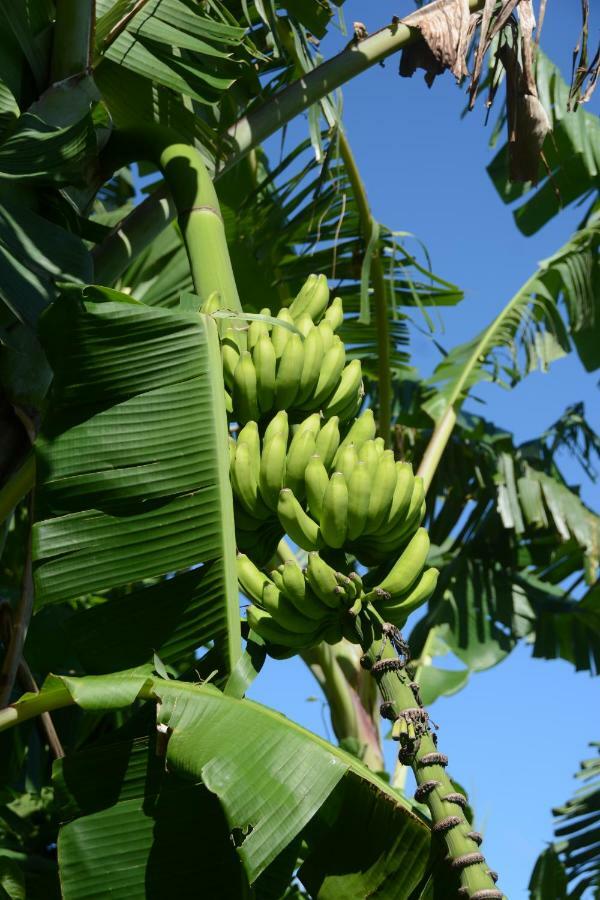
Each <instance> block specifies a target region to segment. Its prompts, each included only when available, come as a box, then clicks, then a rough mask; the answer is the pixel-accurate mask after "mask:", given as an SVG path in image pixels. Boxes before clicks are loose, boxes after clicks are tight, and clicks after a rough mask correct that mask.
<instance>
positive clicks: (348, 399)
mask: <svg viewBox="0 0 600 900" xmlns="http://www.w3.org/2000/svg"><path fill="white" fill-rule="evenodd" d="M261 312H262V313H263V314H264V315H270V311H269V310H268V309H263V310H261ZM276 318H277V319H279V320H280V321H281V322H282V323H285V324H278V325H271V324H269V323H267V322H264V321H261V320H253V321H252V322H251V323H250V326H249V327H248V328H247V329H242V328H240V327H239V325H238V326H236V327H229V328H227V329H226V330H225V331H224V333H223V335H222V338H221V355H222V359H223V377H224V381H225V385H226V388H227V389H228V390H229V391H230V392H231V411H232V414H233V418H234V419H235V420H236V421H237V422H239V423H240V425H244V424H245V423H246V422H249V421H255V422H259V421H261V420H263V419H265V418H267V417H268V416H269V414H271V413H273V412H276V411H277V410H287V411H288V413H289V414H290V416H291V417H293V419H294V420H295V421H297V420H298V419H301V418H302V416H303V414H304V413H305V412H314V411H317V410H321V411H322V413H323V415H324V417H325V418H326V419H329V418H331V417H332V416H337V417H338V418H339V420H340V421H342V422H344V421H346V420H348V419H350V418H352V416H354V415H355V414H356V411H357V410H358V408H359V406H360V403H361V400H362V397H363V394H364V389H363V384H362V369H361V365H360V361H359V360H353V361H352V362H350V363H348V365H346V350H345V347H344V343H343V341H342V340H341V339H340V338H339V337H338V336H337V335H336V334H335V331H336V330H337V329H338V328H339V326H340V325H341V324H342V322H343V320H344V311H343V308H342V301H341V300H340V299H339V298H336V299H335V300H333V301H332V302H331V304H329V288H328V286H327V279H326V278H325V276H324V275H309V277H308V279H307V281H306V283H305V284H304V286H303V287H302V289H301V290H300V293H299V294H298V295H297V297H296V298H295V299H294V300H293V301H292V303H291V304H290V306H289V308H287V309H286V308H285V307H284V308H282V309H280V310H279V312H278V313H277V316H276ZM286 325H287V326H289V327H286Z"/></svg>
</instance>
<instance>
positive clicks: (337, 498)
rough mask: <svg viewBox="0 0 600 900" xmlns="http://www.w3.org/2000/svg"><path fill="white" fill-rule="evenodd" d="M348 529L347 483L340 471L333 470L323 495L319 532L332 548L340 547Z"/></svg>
mask: <svg viewBox="0 0 600 900" xmlns="http://www.w3.org/2000/svg"><path fill="white" fill-rule="evenodd" d="M347 530H348V485H347V484H346V479H345V478H344V476H343V475H342V473H341V472H334V473H333V475H332V476H331V478H330V479H329V484H328V485H327V489H326V491H325V495H324V497H323V509H322V511H321V534H322V536H323V540H324V541H325V543H326V544H328V545H329V546H330V547H333V548H334V549H338V548H339V547H342V546H343V544H344V542H345V540H346V534H347Z"/></svg>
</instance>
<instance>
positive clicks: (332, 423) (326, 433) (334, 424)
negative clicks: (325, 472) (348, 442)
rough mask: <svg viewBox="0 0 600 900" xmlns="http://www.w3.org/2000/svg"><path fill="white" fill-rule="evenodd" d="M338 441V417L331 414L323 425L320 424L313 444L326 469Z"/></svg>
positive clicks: (329, 464) (332, 457) (330, 462)
mask: <svg viewBox="0 0 600 900" xmlns="http://www.w3.org/2000/svg"><path fill="white" fill-rule="evenodd" d="M339 443H340V429H339V419H338V417H337V416H332V417H331V419H328V420H327V422H325V424H324V425H322V426H321V430H320V431H319V433H318V435H317V437H316V441H315V446H316V450H317V453H318V454H319V456H320V457H321V459H322V460H323V465H324V466H325V468H326V469H329V467H330V466H331V464H332V462H333V460H334V458H335V454H336V452H337V449H338V447H339Z"/></svg>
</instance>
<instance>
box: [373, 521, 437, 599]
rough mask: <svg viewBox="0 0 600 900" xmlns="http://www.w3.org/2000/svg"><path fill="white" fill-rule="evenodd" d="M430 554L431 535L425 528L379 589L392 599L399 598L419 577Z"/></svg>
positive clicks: (418, 532) (405, 549)
mask: <svg viewBox="0 0 600 900" xmlns="http://www.w3.org/2000/svg"><path fill="white" fill-rule="evenodd" d="M428 553H429V535H428V534H427V532H426V530H425V529H424V528H419V530H418V531H416V532H415V534H414V535H413V537H412V538H411V540H410V541H409V543H408V544H407V546H406V547H405V548H404V551H403V552H402V555H401V556H400V558H399V559H398V560H397V561H396V562H395V563H394V565H393V566H392V569H391V571H390V572H389V574H388V575H386V577H385V578H384V579H383V581H382V582H381V583H380V584H378V585H377V588H378V589H379V590H381V591H385V592H386V593H387V594H389V595H390V598H391V599H393V598H399V597H400V595H401V594H404V593H405V592H406V591H407V590H408V589H409V588H410V587H411V585H412V584H414V582H415V581H416V579H417V578H418V577H419V575H420V573H421V570H422V569H423V566H424V565H425V560H426V559H427V554H428Z"/></svg>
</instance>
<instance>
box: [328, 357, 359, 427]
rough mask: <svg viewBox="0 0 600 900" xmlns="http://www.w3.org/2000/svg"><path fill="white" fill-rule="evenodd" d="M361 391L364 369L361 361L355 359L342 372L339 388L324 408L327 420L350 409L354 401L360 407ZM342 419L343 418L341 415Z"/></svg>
mask: <svg viewBox="0 0 600 900" xmlns="http://www.w3.org/2000/svg"><path fill="white" fill-rule="evenodd" d="M361 389H362V367H361V364H360V360H359V359H353V360H352V362H350V363H348V365H347V366H346V368H345V369H344V371H343V372H342V374H341V376H340V381H339V384H338V386H337V388H336V389H335V391H334V393H333V394H332V395H331V397H330V398H329V400H328V401H327V403H326V404H325V406H324V407H323V415H324V416H325V418H326V419H328V418H329V416H337V415H340V413H341V411H342V410H344V408H345V407H348V404H351V403H352V402H353V400H355V401H356V406H357V407H358V404H359V402H360V399H361V397H360V390H361ZM340 418H342V417H341V415H340Z"/></svg>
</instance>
